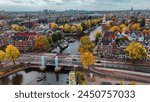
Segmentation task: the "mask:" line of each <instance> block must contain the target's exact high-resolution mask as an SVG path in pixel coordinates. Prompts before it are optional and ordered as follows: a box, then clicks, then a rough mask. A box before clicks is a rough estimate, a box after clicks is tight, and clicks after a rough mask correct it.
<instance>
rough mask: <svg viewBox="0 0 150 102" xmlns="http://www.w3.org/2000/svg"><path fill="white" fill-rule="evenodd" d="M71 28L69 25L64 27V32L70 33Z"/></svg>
mask: <svg viewBox="0 0 150 102" xmlns="http://www.w3.org/2000/svg"><path fill="white" fill-rule="evenodd" d="M70 29H71V27H70V26H69V25H68V24H65V25H64V31H65V32H70Z"/></svg>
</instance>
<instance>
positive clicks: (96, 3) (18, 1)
mask: <svg viewBox="0 0 150 102" xmlns="http://www.w3.org/2000/svg"><path fill="white" fill-rule="evenodd" d="M131 7H134V9H150V0H0V10H6V11H39V10H43V9H51V10H67V9H79V10H81V9H82V10H126V9H128V10H129V9H131Z"/></svg>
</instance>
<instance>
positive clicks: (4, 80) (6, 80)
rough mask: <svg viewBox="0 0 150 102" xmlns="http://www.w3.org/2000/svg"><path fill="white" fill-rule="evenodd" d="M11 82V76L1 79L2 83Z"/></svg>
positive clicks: (0, 82)
mask: <svg viewBox="0 0 150 102" xmlns="http://www.w3.org/2000/svg"><path fill="white" fill-rule="evenodd" d="M9 83H10V78H9V77H4V78H3V80H0V84H1V85H9Z"/></svg>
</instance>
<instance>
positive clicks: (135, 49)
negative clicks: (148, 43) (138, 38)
mask: <svg viewBox="0 0 150 102" xmlns="http://www.w3.org/2000/svg"><path fill="white" fill-rule="evenodd" d="M124 51H125V53H126V54H127V56H128V57H129V58H130V59H133V60H135V59H143V58H145V57H146V56H147V52H146V49H145V48H144V47H143V46H142V45H141V44H140V43H138V42H132V43H130V45H129V46H127V47H126V48H125V49H124Z"/></svg>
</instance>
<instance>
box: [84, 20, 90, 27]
mask: <svg viewBox="0 0 150 102" xmlns="http://www.w3.org/2000/svg"><path fill="white" fill-rule="evenodd" d="M84 24H85V26H86V28H88V29H89V28H91V21H90V20H88V21H84Z"/></svg>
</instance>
